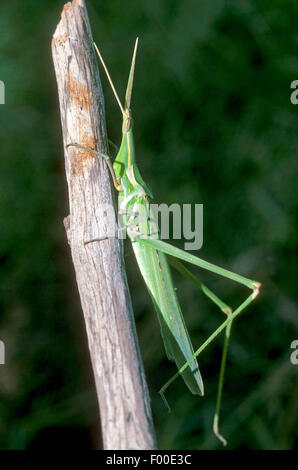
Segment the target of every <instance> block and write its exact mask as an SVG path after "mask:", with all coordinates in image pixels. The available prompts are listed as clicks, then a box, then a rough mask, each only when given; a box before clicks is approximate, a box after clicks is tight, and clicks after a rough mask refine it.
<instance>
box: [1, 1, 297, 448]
mask: <svg viewBox="0 0 298 470" xmlns="http://www.w3.org/2000/svg"><path fill="white" fill-rule="evenodd" d="M62 5H63V2H60V1H54V0H44V1H43V2H38V1H34V0H27V1H26V2H21V1H20V0H19V1H17V0H10V1H9V2H3V3H2V4H1V7H0V9H1V15H0V79H1V80H3V81H4V82H5V85H6V104H5V105H2V106H1V107H0V137H1V145H0V152H1V158H0V178H1V182H0V215H1V217H0V234H1V236H0V263H1V264H0V339H2V340H3V341H5V344H6V365H5V366H3V365H2V366H0V448H1V449H29V448H31V449H37V448H54V449H55V448H58V447H70V446H71V447H76V448H81V449H89V448H98V447H99V437H98V435H99V429H98V412H97V404H96V396H95V393H94V383H93V376H92V371H91V369H90V362H89V356H88V350H87V347H86V337H85V332H84V324H83V321H82V313H81V309H80V304H79V299H78V294H77V290H76V284H75V280H74V274H73V267H72V264H71V262H70V254H69V249H68V246H67V242H66V238H65V233H64V228H63V224H62V220H63V217H64V216H65V215H67V213H68V208H67V207H68V202H67V188H66V182H65V174H64V168H63V165H64V162H63V149H62V139H61V129H60V116H59V107H58V99H57V90H56V82H55V75H54V70H53V64H52V59H51V50H50V43H51V36H52V34H53V32H54V29H55V26H56V24H57V22H58V20H59V18H60V11H61V7H62ZM87 6H88V11H89V16H90V20H91V24H92V28H93V34H94V38H95V40H96V41H97V43H98V45H99V46H100V48H101V50H102V52H103V54H104V57H105V58H106V60H107V63H108V65H109V68H110V72H111V74H112V76H113V78H114V81H115V84H116V86H117V88H118V90H119V93H120V95H121V96H123V94H124V90H125V86H126V80H127V74H128V69H129V63H130V58H131V53H132V48H133V43H134V40H135V37H136V36H139V37H140V47H139V53H138V59H137V69H136V79H135V89H134V94H133V111H134V117H135V144H136V152H137V158H138V164H139V168H140V170H141V172H142V175H143V177H144V179H145V181H147V182H148V183H149V184H150V186H151V188H152V190H153V193H154V195H155V202H158V203H161V202H165V203H168V204H171V203H173V202H177V203H203V204H204V245H203V248H202V249H201V250H200V252H199V255H200V256H201V257H203V258H205V259H207V260H209V261H212V262H214V263H217V264H220V265H222V266H225V267H227V268H229V269H231V270H234V271H236V272H239V273H242V274H243V275H245V276H248V277H250V278H254V279H257V280H259V281H261V282H262V284H263V288H262V292H261V296H260V297H259V299H258V300H257V302H256V303H255V305H253V306H252V307H251V308H250V309H249V310H248V311H247V312H245V313H244V314H243V316H242V317H241V318H239V319H238V320H237V322H236V323H235V325H234V327H233V331H232V333H233V334H232V340H231V347H230V351H229V358H228V370H227V376H226V384H225V389H224V397H223V398H224V402H223V408H222V420H221V424H222V425H221V429H222V432H223V434H224V435H225V436H226V437H227V438H228V439H229V447H228V448H230V449H292V448H294V447H295V446H296V447H297V443H298V441H297V417H298V400H297V371H298V368H297V367H298V366H294V365H292V364H291V363H290V353H291V350H290V344H291V342H292V341H293V340H295V339H298V333H297V325H298V309H297V304H296V300H297V262H296V256H297V225H298V217H297V176H298V171H297V170H298V164H297V147H298V133H297V128H298V107H296V106H294V105H292V104H291V102H290V93H291V90H290V84H291V82H292V80H295V79H298V53H297V44H298V30H297V14H298V6H297V2H295V1H294V0H283V1H281V0H271V1H268V0H260V1H258V2H255V1H248V0H239V1H237V2H232V1H223V0H222V1H221V0H208V1H207V0H202V1H200V2H198V1H195V0H184V1H183V2H182V1H178V0H160V1H159V2H148V1H142V0H141V1H140V0H138V1H137V0H130V1H129V2H124V1H116V0H110V1H109V2H104V1H99V0H89V1H88V2H87ZM101 75H102V79H103V85H104V91H105V101H106V114H107V126H108V132H109V137H110V138H111V139H112V140H113V141H115V142H119V139H120V131H121V116H120V113H119V110H118V108H117V105H116V103H115V100H114V98H113V96H112V94H111V91H110V90H109V87H108V85H107V81H106V79H105V78H104V77H103V74H101ZM126 248H127V249H126V264H127V271H128V278H129V284H130V288H131V293H132V298H133V305H134V311H135V316H136V322H137V328H138V333H139V340H140V346H141V351H142V356H143V359H144V363H145V369H146V375H147V379H148V385H149V388H150V394H151V399H152V407H153V414H154V421H155V425H156V430H157V436H158V443H159V446H160V448H166V449H172V448H174V449H218V448H220V447H221V444H220V443H219V442H217V441H216V439H215V438H214V437H213V435H212V431H211V427H212V414H213V411H214V406H215V397H216V386H217V378H218V371H219V360H220V353H221V346H222V337H220V338H218V340H217V341H216V342H215V343H214V344H213V345H211V346H210V347H209V348H208V349H207V350H206V351H205V353H204V355H203V356H202V358H201V359H200V365H201V370H202V374H203V376H204V378H205V387H206V397H205V398H203V399H201V398H198V397H195V396H192V395H191V394H190V393H189V392H188V390H187V389H186V388H185V386H184V384H183V382H182V381H181V380H179V381H177V383H176V385H175V386H173V387H171V388H170V389H169V391H168V394H167V396H168V400H169V402H170V404H171V406H172V413H171V414H170V415H169V414H167V411H166V409H165V408H164V406H163V404H162V402H161V400H160V398H159V396H158V394H157V391H158V390H159V388H160V387H161V385H162V384H163V383H164V381H165V378H166V377H170V376H171V375H172V374H173V373H174V372H175V367H174V366H173V365H172V364H171V363H169V362H168V361H167V360H166V358H165V353H164V349H163V345H162V341H161V337H160V332H159V327H158V323H157V319H156V316H155V313H154V310H153V308H152V305H151V301H150V298H149V296H148V294H147V292H146V290H145V288H144V284H143V281H142V279H141V276H140V273H139V271H138V269H137V267H136V263H135V260H134V257H133V253H132V250H131V248H130V247H129V245H127V246H126ZM196 272H197V274H198V275H200V278H201V279H202V280H203V281H206V282H208V283H209V285H210V286H211V287H212V288H213V289H215V290H216V291H217V292H219V293H220V295H221V296H222V297H223V298H224V299H225V300H226V302H227V303H229V304H231V305H232V306H236V305H237V304H239V303H240V301H241V299H242V298H243V296H244V295H245V294H246V291H245V289H242V288H241V287H239V286H237V285H236V284H234V283H232V282H229V281H225V280H220V279H218V278H217V277H216V276H213V275H208V274H206V273H203V272H199V271H196ZM175 285H176V287H177V289H178V295H179V298H180V300H181V304H182V306H183V312H184V314H185V318H186V321H187V325H188V326H189V329H190V331H191V337H192V340H193V343H194V344H195V345H197V346H198V345H200V344H201V343H202V341H204V339H205V338H206V337H207V336H208V335H209V334H210V332H212V331H213V330H214V329H215V328H216V326H217V325H218V324H219V322H220V321H221V320H222V315H221V313H219V312H218V311H217V309H216V307H214V306H213V305H212V304H210V303H209V302H208V299H205V298H203V297H202V296H201V295H200V293H198V292H197V291H196V289H195V287H194V286H192V285H190V284H189V283H188V282H187V281H186V280H184V279H181V278H180V277H179V276H176V275H175Z"/></svg>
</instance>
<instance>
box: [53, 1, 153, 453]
mask: <svg viewBox="0 0 298 470" xmlns="http://www.w3.org/2000/svg"><path fill="white" fill-rule="evenodd" d="M52 53H53V60H54V66H55V72H56V78H57V83H58V93H59V102H60V113H61V123H62V132H63V142H64V154H65V169H66V177H67V183H68V190H69V206H70V215H69V217H68V218H67V219H66V229H67V236H68V241H69V244H70V248H71V255H72V260H73V264H74V269H75V273H76V279H77V284H78V288H79V293H80V298H81V304H82V309H83V312H84V318H85V323H86V329H87V336H88V343H89V350H90V355H91V361H92V366H93V372H94V376H95V383H96V388H97V396H98V402H99V407H100V416H101V425H102V434H103V442H104V448H105V449H125V450H129V449H154V448H155V434H154V429H153V424H152V416H151V408H150V401H149V395H148V390H147V385H146V381H145V375H144V370H143V365H142V360H141V356H140V351H139V346H138V340H137V336H136V329H135V324H134V318H133V311H132V306H131V299H130V294H129V290H128V286H127V279H126V274H125V270H124V267H123V260H122V256H121V250H120V244H119V240H118V239H116V238H108V239H105V240H103V241H101V242H96V243H89V244H87V245H85V244H84V242H86V241H88V240H92V239H94V238H96V237H98V236H100V235H101V234H102V233H108V228H109V224H108V220H107V217H105V216H104V212H102V211H100V210H99V209H100V208H102V207H103V206H102V204H106V205H107V206H106V207H107V211H106V212H109V211H110V208H111V207H112V208H113V207H114V206H113V198H112V192H111V186H110V180H109V174H108V171H107V167H106V162H105V161H104V160H103V159H101V158H98V157H95V156H94V155H92V154H91V153H89V152H87V151H85V150H82V149H78V148H76V147H68V148H67V147H66V146H67V144H69V143H74V142H76V143H80V144H81V145H84V146H86V147H88V148H92V149H95V150H98V151H100V152H103V153H107V152H108V149H107V135H106V125H105V112H104V99H103V94H102V89H101V84H100V79H99V72H98V67H97V64H96V58H95V54H94V48H93V39H92V34H91V28H90V24H89V19H88V15H87V10H86V6H85V3H84V0H73V1H72V2H69V3H67V4H66V5H65V6H64V9H63V12H62V15H61V21H60V23H59V24H58V26H57V29H56V31H55V33H54V36H53V40H52ZM113 210H114V209H113ZM112 213H113V211H112Z"/></svg>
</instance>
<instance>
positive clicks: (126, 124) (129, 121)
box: [124, 117, 132, 132]
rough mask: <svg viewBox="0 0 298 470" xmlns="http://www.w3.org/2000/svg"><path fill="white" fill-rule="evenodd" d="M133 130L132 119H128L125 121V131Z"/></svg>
mask: <svg viewBox="0 0 298 470" xmlns="http://www.w3.org/2000/svg"><path fill="white" fill-rule="evenodd" d="M131 128H132V119H131V118H130V117H128V118H126V119H125V121H124V131H125V132H128V131H129V130H130V129H131Z"/></svg>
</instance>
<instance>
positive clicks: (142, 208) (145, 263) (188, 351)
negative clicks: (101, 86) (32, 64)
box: [68, 39, 261, 445]
mask: <svg viewBox="0 0 298 470" xmlns="http://www.w3.org/2000/svg"><path fill="white" fill-rule="evenodd" d="M137 45H138V39H137V40H136V43H135V48H134V52H133V57H132V62H131V68H130V73H129V78H128V84H127V89H126V95H125V104H124V106H122V103H121V101H120V99H119V97H118V94H117V92H116V89H115V87H114V85H113V82H112V79H111V77H110V74H109V72H108V70H107V67H106V65H105V63H104V61H103V58H102V56H101V54H100V52H99V50H98V48H97V46H96V45H95V48H96V51H97V54H98V56H99V59H100V61H101V63H102V65H103V68H104V70H105V73H106V75H107V78H108V80H109V82H110V85H111V87H112V90H113V93H114V95H115V98H116V100H117V102H118V104H119V107H120V110H121V113H122V118H123V121H122V141H121V145H120V149H119V150H118V153H117V156H116V158H115V161H114V163H113V165H112V163H111V160H110V157H109V156H107V155H103V154H101V153H98V152H96V151H95V150H92V149H88V148H86V147H84V146H82V145H80V144H77V143H74V144H69V145H68V146H71V145H72V146H76V147H79V148H82V149H84V150H87V151H89V152H92V153H94V154H95V155H97V156H99V157H102V158H104V159H105V160H106V162H107V164H108V168H109V170H110V172H111V175H112V178H113V182H114V186H115V188H116V189H117V191H118V192H119V200H118V208H119V213H121V214H124V216H123V223H124V229H125V230H126V233H127V235H128V237H129V239H130V240H131V243H132V247H133V250H134V253H135V256H136V259H137V262H138V265H139V268H140V271H141V273H142V276H143V278H144V281H145V284H146V287H147V289H148V291H149V294H150V296H151V298H152V301H153V304H154V307H155V310H156V312H157V317H158V320H159V324H160V329H161V335H162V339H163V342H164V347H165V351H166V355H167V357H168V358H169V360H171V361H175V363H176V365H177V368H178V372H177V373H176V374H175V375H174V376H173V377H172V378H171V379H170V380H168V382H167V383H166V384H165V385H164V386H163V387H162V388H161V390H160V391H159V393H160V394H161V396H162V398H163V400H164V402H165V404H166V406H167V407H168V408H169V406H168V403H167V401H166V399H165V395H164V393H165V390H166V389H167V388H168V386H169V385H170V384H171V383H172V382H173V381H174V380H176V379H177V378H178V377H179V376H182V378H183V380H184V382H185V384H186V385H187V387H188V388H189V390H190V391H191V392H192V393H193V394H197V395H201V396H203V395H204V385H203V381H202V377H201V373H200V370H199V365H198V362H197V357H198V356H199V354H200V353H201V352H202V351H203V350H204V349H205V348H206V347H207V346H208V345H209V344H210V343H211V342H212V341H213V340H214V339H215V337H216V336H217V335H218V334H219V333H220V332H221V331H223V330H224V329H225V342H224V348H223V354H222V360H221V367H220V376H219V385H218V394H217V402H216V410H215V415H214V422H213V430H214V433H215V434H216V436H217V437H218V438H219V439H220V440H221V441H222V443H223V444H224V445H225V444H226V441H225V439H224V438H223V437H222V436H221V434H220V433H219V430H218V417H219V410H220V404H221V395H222V387H223V380H224V371H225V364H226V355H227V348H228V341H229V336H230V330H231V325H232V321H233V320H234V319H235V318H236V316H238V315H239V314H240V312H241V311H242V310H244V308H245V307H247V306H248V305H249V304H250V303H251V302H252V301H253V299H255V297H256V296H257V294H258V293H259V288H260V285H261V284H260V283H259V282H256V281H253V280H250V279H247V278H245V277H243V276H240V275H238V274H235V273H233V272H230V271H228V270H226V269H224V268H221V267H219V266H216V265H214V264H211V263H208V262H207V261H204V260H202V259H200V258H198V257H197V256H194V255H191V254H189V253H187V252H186V251H183V250H181V249H178V248H175V247H173V246H171V245H169V244H168V243H165V242H164V241H162V240H161V239H160V237H159V236H158V233H159V229H158V225H157V223H156V221H154V220H152V219H151V220H150V208H149V205H150V204H149V202H150V199H151V198H152V194H151V191H150V189H149V187H148V185H147V184H146V183H145V182H144V181H143V179H142V177H141V174H140V172H139V170H138V167H137V164H136V158H135V149H134V140H133V120H132V112H131V109H130V103H131V94H132V88H133V79H134V70H135V61H136V52H137ZM100 240H102V238H98V239H94V240H90V241H88V242H85V243H91V242H95V241H100ZM179 260H182V261H186V262H188V263H191V264H193V265H195V266H199V267H200V268H203V269H206V270H208V271H211V272H214V273H216V274H219V275H220V276H223V277H226V278H228V279H232V280H233V281H236V282H238V283H240V284H243V285H245V286H246V287H248V288H249V289H251V290H252V293H251V295H249V297H248V298H247V299H246V300H245V301H244V302H243V303H242V304H241V305H240V306H239V307H238V308H237V309H236V310H234V312H232V309H231V308H230V307H228V306H227V305H226V304H225V303H224V302H223V301H221V300H220V299H219V298H218V297H217V296H216V295H215V294H214V293H213V292H212V291H211V290H210V289H208V287H206V286H205V285H204V284H202V283H201V282H200V281H199V280H198V279H197V278H196V277H195V276H194V275H193V274H192V273H191V272H190V271H189V270H188V269H187V268H186V267H185V266H184V264H182V263H181V261H179ZM169 264H171V265H172V266H173V267H174V268H175V269H177V270H178V271H179V272H180V273H181V274H183V275H184V276H185V277H186V278H187V279H189V280H190V281H191V282H193V283H194V284H195V285H196V286H197V287H198V288H199V289H200V290H201V291H202V292H203V293H204V294H205V295H206V296H207V297H209V298H210V300H212V301H213V302H214V303H215V304H216V305H217V306H218V307H219V308H220V309H221V310H222V311H223V312H224V313H225V315H226V320H225V321H224V322H223V323H222V324H221V325H220V326H219V327H218V328H217V329H216V330H215V331H214V333H212V334H211V336H209V338H207V340H206V341H205V342H204V343H203V344H202V345H201V347H200V348H199V349H198V350H197V351H196V352H194V349H193V346H192V343H191V340H190V337H189V334H188V330H187V328H186V325H185V322H184V318H183V315H182V312H181V308H180V305H179V301H178V298H177V295H176V292H175V289H174V286H173V281H172V277H171V271H170V267H169Z"/></svg>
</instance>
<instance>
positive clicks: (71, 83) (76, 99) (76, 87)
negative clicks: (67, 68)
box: [67, 73, 89, 110]
mask: <svg viewBox="0 0 298 470" xmlns="http://www.w3.org/2000/svg"><path fill="white" fill-rule="evenodd" d="M67 89H68V92H69V96H70V99H71V100H72V102H73V103H74V104H75V105H76V106H78V107H79V108H81V109H82V110H83V109H84V110H87V109H88V106H89V88H88V87H87V85H85V84H84V83H81V82H79V81H78V80H76V79H75V78H74V77H73V75H72V74H71V73H70V74H69V75H68V77H67Z"/></svg>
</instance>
